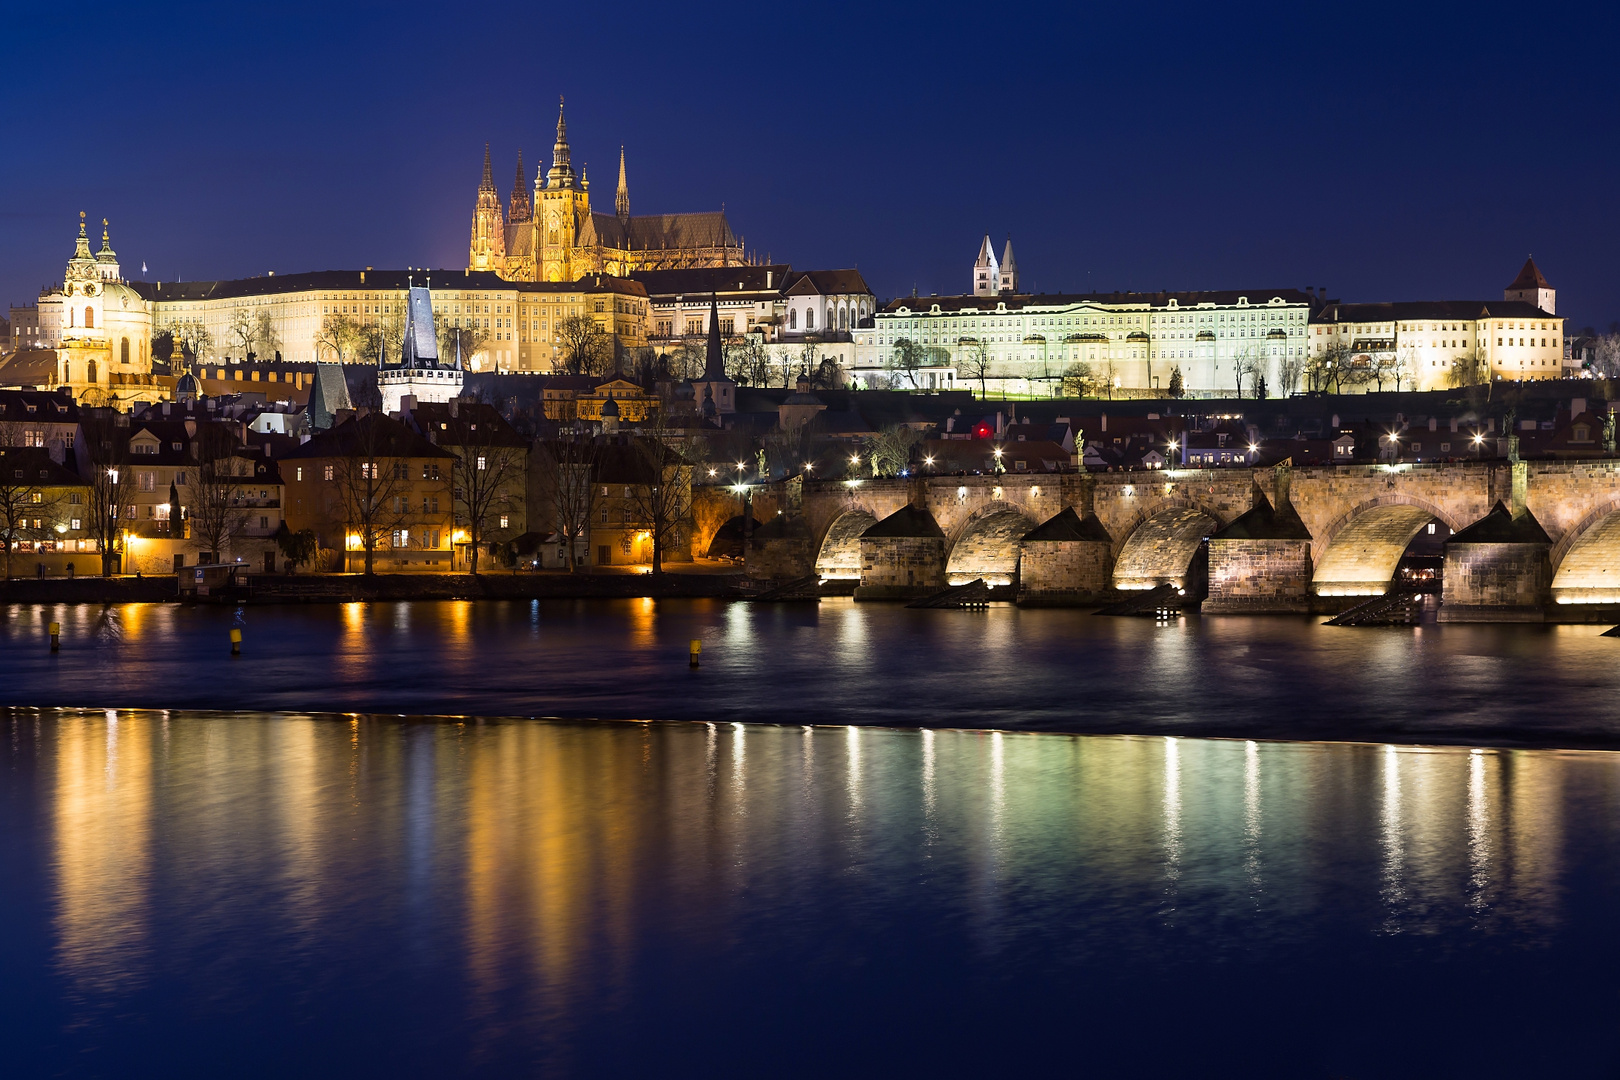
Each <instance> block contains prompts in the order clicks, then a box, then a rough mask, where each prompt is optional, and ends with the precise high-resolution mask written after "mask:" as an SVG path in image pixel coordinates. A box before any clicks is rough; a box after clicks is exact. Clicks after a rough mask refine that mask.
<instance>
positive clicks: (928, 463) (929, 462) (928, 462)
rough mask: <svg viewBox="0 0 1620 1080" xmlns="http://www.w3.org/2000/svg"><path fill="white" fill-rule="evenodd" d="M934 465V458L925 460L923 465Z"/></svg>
mask: <svg viewBox="0 0 1620 1080" xmlns="http://www.w3.org/2000/svg"><path fill="white" fill-rule="evenodd" d="M933 463H934V459H933V458H932V457H925V458H923V464H924V465H932V464H933Z"/></svg>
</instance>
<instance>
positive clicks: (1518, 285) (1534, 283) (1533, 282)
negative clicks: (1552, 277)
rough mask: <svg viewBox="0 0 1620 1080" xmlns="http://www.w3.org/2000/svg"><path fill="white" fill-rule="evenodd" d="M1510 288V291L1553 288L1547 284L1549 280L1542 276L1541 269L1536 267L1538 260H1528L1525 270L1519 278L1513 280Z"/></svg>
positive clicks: (1520, 272) (1525, 263)
mask: <svg viewBox="0 0 1620 1080" xmlns="http://www.w3.org/2000/svg"><path fill="white" fill-rule="evenodd" d="M1508 288H1509V289H1510V290H1515V289H1550V288H1552V286H1551V285H1549V284H1547V279H1546V278H1544V277H1542V276H1541V268H1540V267H1538V266H1537V265H1536V260H1534V259H1530V258H1526V259H1525V260H1524V268H1523V269H1521V270H1520V271H1519V276H1518V277H1516V278H1514V279H1513V284H1511V285H1509V286H1508Z"/></svg>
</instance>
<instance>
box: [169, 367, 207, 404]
mask: <svg viewBox="0 0 1620 1080" xmlns="http://www.w3.org/2000/svg"><path fill="white" fill-rule="evenodd" d="M174 396H175V397H176V398H177V399H179V400H180V401H196V400H197V399H198V398H200V397H202V383H201V382H200V381H199V380H198V379H197V376H195V375H193V374H192V373H191V372H189V371H188V372H186V373H185V374H184V375H182V376H180V381H179V382H177V383H175V384H174Z"/></svg>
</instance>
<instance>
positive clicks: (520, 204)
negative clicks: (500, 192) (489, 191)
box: [506, 147, 534, 225]
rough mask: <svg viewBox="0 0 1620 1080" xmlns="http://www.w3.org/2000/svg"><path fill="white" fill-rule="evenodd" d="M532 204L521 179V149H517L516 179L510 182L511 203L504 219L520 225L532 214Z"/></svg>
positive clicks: (509, 222) (526, 187)
mask: <svg viewBox="0 0 1620 1080" xmlns="http://www.w3.org/2000/svg"><path fill="white" fill-rule="evenodd" d="M533 210H534V208H533V206H532V205H531V204H530V202H529V186H528V184H527V183H525V182H524V179H523V150H522V148H521V147H520V148H519V149H518V164H517V179H516V180H515V181H513V182H512V205H511V206H510V207H508V208H507V211H506V221H507V223H508V224H510V225H520V224H522V223H523V222H525V221H528V220H529V218H530V217H532V216H533Z"/></svg>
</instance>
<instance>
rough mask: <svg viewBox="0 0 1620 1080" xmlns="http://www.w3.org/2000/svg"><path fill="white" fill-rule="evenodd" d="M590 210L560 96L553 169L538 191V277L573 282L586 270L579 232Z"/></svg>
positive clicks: (552, 151)
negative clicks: (571, 155)
mask: <svg viewBox="0 0 1620 1080" xmlns="http://www.w3.org/2000/svg"><path fill="white" fill-rule="evenodd" d="M590 212H591V197H590V193H589V191H588V190H587V189H586V186H585V181H584V179H583V178H582V177H580V176H579V175H577V174H575V172H574V166H573V161H572V159H571V157H570V153H569V149H568V122H567V121H566V120H565V119H564V118H563V99H562V98H560V97H559V98H558V99H557V141H556V143H555V144H553V146H552V148H551V169H550V170H549V171H548V172H547V173H546V181H545V186H544V187H540V188H537V189H536V191H535V207H534V216H535V219H536V220H535V227H536V229H537V231H538V233H539V236H538V239H539V241H540V244H539V247H540V258H539V267H538V271H539V274H538V276H539V278H540V280H542V281H573V280H574V279H575V278H576V277H578V276H579V274H580V273H582V272H584V270H585V269H586V268H585V267H584V266H583V265H581V264H580V263H579V259H578V247H579V231H580V228H581V226H582V225H583V224H584V222H585V219H586V216H587V215H588V214H590Z"/></svg>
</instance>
